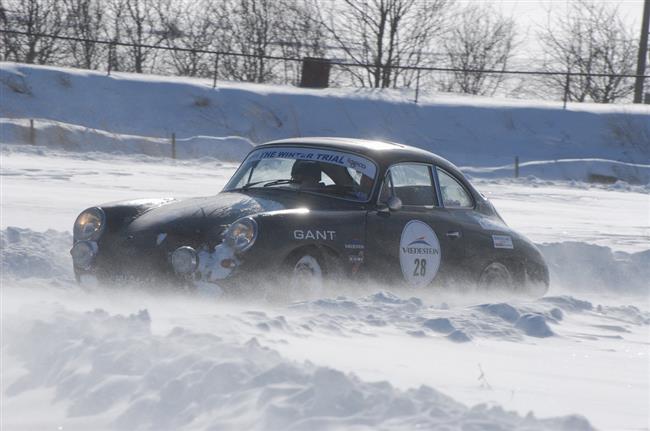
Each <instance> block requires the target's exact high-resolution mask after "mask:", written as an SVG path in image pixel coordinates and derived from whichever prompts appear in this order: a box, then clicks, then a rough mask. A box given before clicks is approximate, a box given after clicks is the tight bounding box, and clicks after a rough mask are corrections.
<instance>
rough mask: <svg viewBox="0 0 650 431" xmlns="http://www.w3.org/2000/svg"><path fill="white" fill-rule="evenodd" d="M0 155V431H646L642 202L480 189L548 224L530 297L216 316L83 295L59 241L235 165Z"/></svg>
mask: <svg viewBox="0 0 650 431" xmlns="http://www.w3.org/2000/svg"><path fill="white" fill-rule="evenodd" d="M0 156H2V174H3V176H2V181H3V182H2V191H3V193H2V217H1V219H2V231H1V235H0V238H1V245H2V250H3V252H2V261H1V270H2V291H1V292H2V325H3V337H2V338H3V341H2V355H3V411H4V412H6V413H3V415H2V421H3V422H2V424H3V426H5V427H7V429H34V428H56V427H59V426H62V427H63V429H88V428H89V427H90V428H93V429H150V428H159V427H161V426H163V425H164V424H166V426H167V427H168V428H173V429H241V428H246V429H249V428H250V429H269V430H270V429H305V428H321V429H337V428H340V429H351V428H352V429H354V427H356V428H357V429H378V428H379V429H413V428H414V427H415V426H416V425H417V424H419V425H420V426H421V427H423V428H424V429H431V428H434V427H442V426H443V425H444V426H446V427H447V429H461V428H463V429H468V428H472V427H473V428H474V429H485V428H488V427H494V428H496V429H520V428H526V427H527V428H526V429H567V430H574V429H590V426H595V427H598V428H604V429H613V428H616V429H632V428H636V429H643V428H644V427H647V424H648V409H647V406H648V404H649V402H650V400H649V399H648V394H650V381H649V379H648V377H647V376H648V374H647V363H648V355H649V354H650V349H649V348H648V343H647V339H648V328H650V303H649V297H648V286H647V279H648V278H649V276H650V274H648V268H650V253H649V252H648V251H647V248H648V247H647V244H648V241H647V237H643V235H647V223H646V222H645V219H644V217H645V214H644V213H643V212H642V211H639V210H640V209H643V208H647V198H648V195H647V194H646V193H640V192H639V191H634V190H626V189H619V188H615V187H611V186H589V185H582V186H579V187H576V184H571V183H565V182H550V181H545V182H540V181H538V180H535V181H532V180H531V181H528V180H526V179H520V180H517V181H515V180H493V179H486V180H481V181H479V182H478V183H477V184H478V187H479V189H480V190H481V191H483V192H484V193H486V194H488V195H489V196H490V197H491V199H493V200H494V201H495V203H496V204H497V207H498V208H499V209H500V210H501V212H502V215H503V216H504V218H505V220H506V222H508V223H509V224H511V225H512V226H514V227H516V228H524V232H525V233H527V234H528V233H529V232H526V230H525V229H527V228H528V226H530V224H532V222H531V220H530V218H531V211H533V210H531V207H534V206H535V205H539V206H540V208H544V207H545V208H546V209H545V210H544V211H543V212H542V213H541V214H537V215H536V216H535V223H534V224H535V225H536V227H537V230H534V229H532V230H531V231H532V234H533V235H532V236H533V237H535V236H536V235H538V234H536V233H535V232H539V237H540V238H542V239H543V240H544V241H545V242H547V244H540V248H541V250H542V252H543V253H544V255H545V256H546V259H547V260H548V261H549V264H550V267H551V273H552V274H551V276H552V280H553V282H552V283H553V284H552V290H551V292H550V293H549V296H547V297H545V298H542V299H539V300H530V299H525V298H519V299H517V298H508V297H504V298H498V297H494V296H492V297H488V298H480V297H467V296H462V295H461V296H458V295H455V294H453V292H452V293H444V292H427V291H422V290H405V289H399V288H394V287H392V286H345V285H344V286H337V287H336V288H332V290H331V291H326V292H325V293H323V295H322V296H321V297H320V298H316V299H311V300H302V301H294V302H290V303H282V302H271V303H268V302H262V301H261V300H259V299H255V298H252V299H247V300H245V301H236V300H228V301H224V300H221V301H216V300H215V299H213V298H210V297H203V296H187V295H182V294H175V293H173V292H167V293H158V292H155V291H152V290H150V289H148V288H145V289H140V288H137V286H120V285H117V286H114V287H113V288H111V289H109V290H108V291H102V290H89V291H85V290H82V289H80V288H79V287H77V285H76V284H75V283H74V281H73V275H72V270H71V262H70V258H69V254H68V250H69V247H70V242H71V235H70V230H71V223H72V221H73V220H74V217H75V216H76V213H77V212H79V211H80V210H81V209H83V208H85V207H87V206H90V205H93V204H96V203H97V202H98V201H99V200H113V199H131V198H138V197H140V198H141V197H154V198H155V197H165V196H170V195H174V196H178V197H186V196H195V195H200V194H209V193H213V192H216V191H218V190H219V189H220V188H221V187H222V186H223V184H224V183H225V182H226V181H227V179H228V177H229V175H230V174H231V173H232V172H233V170H234V168H235V165H233V164H224V163H222V162H218V161H215V160H211V159H202V160H198V161H171V160H169V159H159V158H153V157H148V156H132V155H108V154H104V153H86V154H80V153H69V152H64V151H61V150H56V149H49V148H43V147H31V146H24V145H3V147H2V150H1V153H0ZM578 195H579V196H582V197H584V198H585V199H587V200H588V201H593V202H601V201H605V202H607V201H611V202H616V205H615V206H616V207H617V209H618V210H620V211H621V213H624V214H626V220H627V222H626V223H625V221H624V220H619V223H620V226H621V227H622V226H625V225H628V226H629V227H630V230H629V232H628V233H627V235H626V236H625V240H624V241H623V240H621V238H619V237H616V236H611V237H610V236H605V235H602V233H601V234H598V232H597V226H598V225H599V223H600V224H601V226H608V223H611V220H609V217H607V216H606V215H604V216H602V217H600V216H598V215H594V214H593V210H592V207H591V206H590V205H587V204H585V205H584V206H582V205H577V204H576V202H575V201H576V199H577V196H578ZM507 203H510V205H506V204H507ZM551 204H552V205H551ZM644 205H646V207H644ZM501 206H503V207H504V208H501ZM610 207H611V205H610ZM34 208H38V210H36V211H35V210H34ZM548 208H552V209H553V211H560V212H562V213H563V222H559V221H558V220H557V219H556V218H554V217H548V214H549V209H548ZM589 217H591V218H592V223H593V229H594V230H593V231H592V232H591V233H589V234H585V231H584V229H583V228H582V227H581V224H583V223H584V220H586V219H588V218H589ZM11 226H13V227H11ZM635 226H636V227H635ZM644 250H645V251H644ZM578 268H579V270H577V269H578ZM143 310H146V311H143ZM481 376H482V377H481ZM379 382H383V383H379ZM621 399H625V400H626V402H620V400H621ZM34 406H38V410H39V412H40V414H39V415H33V414H32V413H31V412H32V411H33V407H34ZM504 409H505V410H504ZM531 411H532V412H533V415H529V412H531ZM508 412H509V413H508ZM576 415H578V416H576ZM538 418H544V419H538ZM552 418H555V419H552ZM585 418H586V419H585ZM163 428H164V426H163Z"/></svg>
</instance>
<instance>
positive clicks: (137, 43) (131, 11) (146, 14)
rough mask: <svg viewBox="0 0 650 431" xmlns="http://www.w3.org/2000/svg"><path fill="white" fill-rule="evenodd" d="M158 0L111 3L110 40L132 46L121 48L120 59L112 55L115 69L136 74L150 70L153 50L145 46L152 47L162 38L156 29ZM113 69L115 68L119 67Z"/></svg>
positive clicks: (114, 0) (115, 1)
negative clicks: (111, 34) (111, 33)
mask: <svg viewBox="0 0 650 431" xmlns="http://www.w3.org/2000/svg"><path fill="white" fill-rule="evenodd" d="M156 1H157V0H112V2H111V4H110V9H111V15H112V16H111V24H112V32H113V38H114V39H115V40H117V41H119V42H127V43H130V44H132V45H133V46H129V47H124V48H123V49H122V56H118V55H117V54H115V53H113V54H112V55H113V56H115V59H114V61H115V66H118V67H120V68H122V69H125V70H132V71H134V72H136V73H143V72H144V71H145V67H150V68H152V67H153V58H154V57H155V51H154V50H153V49H152V48H150V47H148V46H145V45H149V46H151V45H155V44H157V43H159V42H160V41H161V40H162V39H163V37H162V36H161V33H160V30H159V29H158V28H157V25H158V23H157V20H156V18H157V15H156V12H155V11H156V9H157V8H156V5H157V3H156ZM118 67H116V69H117V68H118Z"/></svg>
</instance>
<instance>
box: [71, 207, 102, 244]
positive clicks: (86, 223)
mask: <svg viewBox="0 0 650 431" xmlns="http://www.w3.org/2000/svg"><path fill="white" fill-rule="evenodd" d="M105 225H106V214H104V211H103V210H102V209H101V208H97V207H95V208H88V209H87V210H85V211H84V212H82V213H81V214H79V216H78V217H77V220H75V222H74V239H75V240H77V241H79V240H89V239H93V240H96V239H97V238H99V237H100V236H101V234H102V232H103V231H104V227H105Z"/></svg>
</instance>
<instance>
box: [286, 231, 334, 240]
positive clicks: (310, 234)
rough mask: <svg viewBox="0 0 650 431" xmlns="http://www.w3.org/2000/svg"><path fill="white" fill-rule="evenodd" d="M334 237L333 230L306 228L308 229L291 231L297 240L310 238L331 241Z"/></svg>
mask: <svg viewBox="0 0 650 431" xmlns="http://www.w3.org/2000/svg"><path fill="white" fill-rule="evenodd" d="M335 237H336V231H335V230H322V229H316V230H311V229H308V230H294V231H293V238H294V239H297V240H306V239H312V240H323V241H333V240H334V238H335Z"/></svg>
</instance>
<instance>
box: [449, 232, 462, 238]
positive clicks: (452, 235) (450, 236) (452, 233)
mask: <svg viewBox="0 0 650 431" xmlns="http://www.w3.org/2000/svg"><path fill="white" fill-rule="evenodd" d="M447 237H448V238H451V239H457V238H460V237H461V234H460V232H458V231H457V230H450V231H449V232H447Z"/></svg>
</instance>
